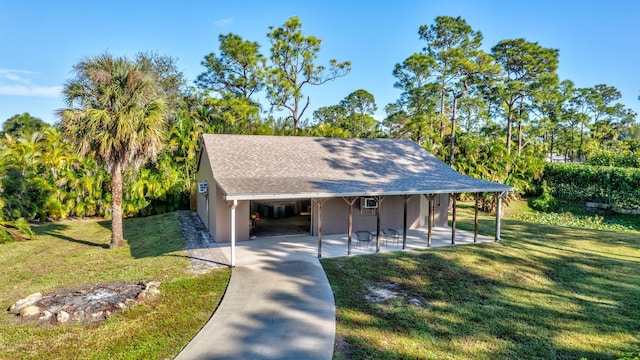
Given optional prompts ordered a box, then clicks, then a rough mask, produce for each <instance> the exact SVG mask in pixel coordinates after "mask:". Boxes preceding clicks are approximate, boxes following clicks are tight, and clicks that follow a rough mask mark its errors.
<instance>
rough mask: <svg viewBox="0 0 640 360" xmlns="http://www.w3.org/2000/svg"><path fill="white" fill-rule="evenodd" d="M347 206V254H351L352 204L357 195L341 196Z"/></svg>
mask: <svg viewBox="0 0 640 360" xmlns="http://www.w3.org/2000/svg"><path fill="white" fill-rule="evenodd" d="M342 200H344V202H346V203H347V207H348V208H349V226H348V228H347V229H348V230H347V255H351V238H352V235H353V204H354V203H355V202H356V200H358V197H357V196H354V197H348V198H342Z"/></svg>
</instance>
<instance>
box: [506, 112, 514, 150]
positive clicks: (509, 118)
mask: <svg viewBox="0 0 640 360" xmlns="http://www.w3.org/2000/svg"><path fill="white" fill-rule="evenodd" d="M512 122H513V111H511V110H509V116H507V154H511V124H512Z"/></svg>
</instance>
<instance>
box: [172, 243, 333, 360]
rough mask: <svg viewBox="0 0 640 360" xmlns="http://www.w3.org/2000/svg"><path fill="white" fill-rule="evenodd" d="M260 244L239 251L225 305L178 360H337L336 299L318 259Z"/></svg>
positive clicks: (220, 307) (224, 300) (225, 297)
mask: <svg viewBox="0 0 640 360" xmlns="http://www.w3.org/2000/svg"><path fill="white" fill-rule="evenodd" d="M256 243H257V245H258V246H254V247H251V248H249V247H243V248H241V249H239V251H238V254H237V255H238V259H239V261H238V266H237V267H236V268H234V269H233V272H232V275H231V280H230V282H229V287H228V288H227V291H226V293H225V295H224V298H223V299H222V303H221V304H220V306H219V307H218V309H217V310H216V312H215V313H214V314H213V316H212V317H211V319H210V320H209V322H208V323H207V324H206V325H205V326H204V327H203V328H202V330H200V332H199V333H198V334H197V335H196V337H195V338H194V339H193V340H192V341H191V342H190V343H189V344H188V345H187V346H186V347H185V348H184V349H183V351H182V352H181V353H180V354H179V355H178V356H177V357H176V359H180V360H183V359H331V358H332V357H333V346H334V338H335V318H336V316H335V305H334V298H333V292H332V291H331V287H330V286H329V282H328V280H327V277H326V275H325V273H324V270H323V269H322V267H321V266H320V262H319V261H318V259H317V258H314V257H312V256H309V254H308V253H304V254H301V253H297V252H289V253H288V254H280V255H279V256H269V255H267V254H268V253H270V250H269V248H268V245H269V244H268V243H267V242H264V243H260V242H256ZM260 245H263V246H260ZM262 247H263V248H262Z"/></svg>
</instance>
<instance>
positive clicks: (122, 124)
mask: <svg viewBox="0 0 640 360" xmlns="http://www.w3.org/2000/svg"><path fill="white" fill-rule="evenodd" d="M73 70H74V72H75V78H74V79H71V80H69V81H68V82H67V83H66V84H65V86H64V89H63V95H64V99H65V102H66V104H67V107H68V108H67V109H63V110H61V111H60V118H61V120H62V121H61V124H62V133H63V135H64V136H65V137H66V138H68V139H69V140H70V141H71V143H72V144H73V145H75V147H76V148H77V149H78V151H79V152H80V153H82V154H87V153H89V152H93V153H94V155H95V157H96V160H98V161H99V162H101V163H103V164H104V165H105V166H106V168H107V169H108V171H109V172H110V173H111V195H112V197H111V217H112V218H111V232H112V234H111V244H110V247H111V248H117V247H120V246H122V245H124V241H123V236H122V188H123V185H122V173H123V171H124V170H125V169H127V168H128V167H129V166H134V167H136V168H137V167H140V165H142V164H144V163H145V162H147V161H148V160H152V161H155V158H156V154H157V153H158V152H159V151H160V149H161V147H162V144H163V142H164V139H165V132H166V128H167V122H166V118H165V116H164V115H165V107H166V106H165V101H164V98H163V95H162V93H161V91H160V89H159V86H158V84H157V82H156V81H154V80H153V79H154V77H153V76H151V75H152V73H151V72H150V70H148V67H145V66H143V65H142V64H141V63H139V62H132V61H130V60H128V59H127V58H126V57H116V58H114V57H112V56H111V55H109V54H103V55H98V56H96V57H91V58H86V59H84V60H82V61H80V62H79V63H78V64H76V65H75V66H74V67H73Z"/></svg>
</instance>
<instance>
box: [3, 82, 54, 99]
mask: <svg viewBox="0 0 640 360" xmlns="http://www.w3.org/2000/svg"><path fill="white" fill-rule="evenodd" d="M61 94H62V86H32V85H3V84H0V95H9V96H37V97H48V98H59V97H60V95H61Z"/></svg>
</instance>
